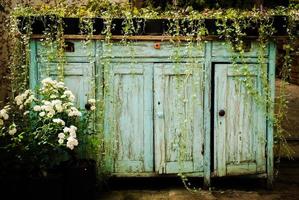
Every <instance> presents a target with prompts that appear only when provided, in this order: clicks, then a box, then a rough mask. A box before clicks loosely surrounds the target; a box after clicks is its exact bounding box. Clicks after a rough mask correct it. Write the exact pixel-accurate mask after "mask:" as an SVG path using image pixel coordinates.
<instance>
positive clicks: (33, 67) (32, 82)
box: [29, 40, 38, 90]
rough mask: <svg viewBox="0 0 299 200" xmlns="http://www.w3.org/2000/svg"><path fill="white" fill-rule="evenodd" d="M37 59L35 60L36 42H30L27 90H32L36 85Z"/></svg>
mask: <svg viewBox="0 0 299 200" xmlns="http://www.w3.org/2000/svg"><path fill="white" fill-rule="evenodd" d="M37 80H38V72H37V58H36V41H34V40H31V41H30V67H29V88H30V89H31V90H34V89H35V87H36V85H37Z"/></svg>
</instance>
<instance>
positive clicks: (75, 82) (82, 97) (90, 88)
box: [38, 63, 95, 109]
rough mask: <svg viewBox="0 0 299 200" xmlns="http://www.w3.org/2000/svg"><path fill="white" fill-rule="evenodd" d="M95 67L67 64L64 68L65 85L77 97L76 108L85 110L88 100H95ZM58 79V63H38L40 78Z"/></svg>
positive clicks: (86, 64)
mask: <svg viewBox="0 0 299 200" xmlns="http://www.w3.org/2000/svg"><path fill="white" fill-rule="evenodd" d="M93 74H94V65H93V64H90V63H67V64H66V65H65V66H64V83H65V85H66V86H67V87H68V88H69V89H70V90H71V91H72V92H73V94H74V95H75V97H76V100H75V102H76V106H77V107H80V108H81V109H84V107H85V104H86V103H87V101H88V99H90V98H94V96H95V92H94V83H93V80H94V79H93ZM47 77H51V78H53V79H58V70H57V63H48V64H46V63H38V78H39V81H41V80H42V79H44V78H47Z"/></svg>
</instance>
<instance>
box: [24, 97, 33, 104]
mask: <svg viewBox="0 0 299 200" xmlns="http://www.w3.org/2000/svg"><path fill="white" fill-rule="evenodd" d="M33 100H34V96H33V95H30V96H29V97H28V99H27V100H26V101H25V102H24V105H27V104H30V103H31V102H32V101H33Z"/></svg>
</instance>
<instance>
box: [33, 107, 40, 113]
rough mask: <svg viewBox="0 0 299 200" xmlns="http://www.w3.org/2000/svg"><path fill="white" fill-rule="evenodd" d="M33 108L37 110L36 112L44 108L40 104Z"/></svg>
mask: <svg viewBox="0 0 299 200" xmlns="http://www.w3.org/2000/svg"><path fill="white" fill-rule="evenodd" d="M33 110H34V111H36V112H38V111H41V110H42V108H41V107H40V106H34V107H33Z"/></svg>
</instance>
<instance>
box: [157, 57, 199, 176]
mask: <svg viewBox="0 0 299 200" xmlns="http://www.w3.org/2000/svg"><path fill="white" fill-rule="evenodd" d="M201 78H202V64H198V65H196V66H194V64H189V63H177V64H171V63H168V64H167V63H164V64H162V63H161V64H154V90H155V91H154V127H155V133H154V137H155V169H156V171H157V172H159V173H179V172H192V173H193V172H201V171H202V170H203V138H204V134H203V133H204V132H203V89H202V85H201Z"/></svg>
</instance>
